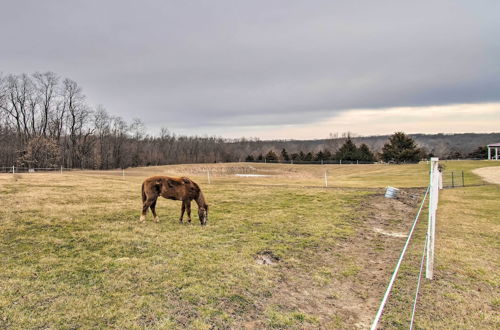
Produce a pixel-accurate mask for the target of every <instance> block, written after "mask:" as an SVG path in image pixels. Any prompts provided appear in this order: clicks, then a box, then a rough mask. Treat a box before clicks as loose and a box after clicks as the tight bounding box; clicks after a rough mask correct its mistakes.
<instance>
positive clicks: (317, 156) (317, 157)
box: [314, 150, 325, 161]
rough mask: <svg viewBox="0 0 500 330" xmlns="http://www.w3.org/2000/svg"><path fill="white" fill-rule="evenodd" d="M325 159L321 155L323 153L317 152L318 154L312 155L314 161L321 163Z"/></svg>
mask: <svg viewBox="0 0 500 330" xmlns="http://www.w3.org/2000/svg"><path fill="white" fill-rule="evenodd" d="M324 157H325V155H324V154H323V151H321V150H320V151H318V153H316V155H314V160H315V161H321V160H323V159H324Z"/></svg>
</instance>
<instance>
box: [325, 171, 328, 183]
mask: <svg viewBox="0 0 500 330" xmlns="http://www.w3.org/2000/svg"><path fill="white" fill-rule="evenodd" d="M325 187H328V176H327V175H326V171H325Z"/></svg>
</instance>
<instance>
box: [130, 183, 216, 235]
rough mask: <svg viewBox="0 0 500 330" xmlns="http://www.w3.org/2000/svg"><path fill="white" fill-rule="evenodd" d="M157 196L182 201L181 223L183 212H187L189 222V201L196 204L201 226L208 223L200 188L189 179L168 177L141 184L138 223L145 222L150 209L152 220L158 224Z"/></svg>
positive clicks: (206, 206)
mask: <svg viewBox="0 0 500 330" xmlns="http://www.w3.org/2000/svg"><path fill="white" fill-rule="evenodd" d="M159 196H162V197H165V198H167V199H173V200H178V201H182V209H181V217H180V218H179V222H181V223H182V219H183V217H184V211H187V215H188V222H191V201H192V200H195V201H196V204H198V217H199V218H200V222H201V225H202V226H203V225H206V224H207V221H208V205H207V203H206V202H205V197H204V196H203V193H202V192H201V189H200V187H199V186H198V184H196V182H194V181H192V180H191V179H189V178H186V177H182V178H171V177H168V176H152V177H150V178H147V179H146V180H144V182H143V183H142V214H141V217H140V219H139V221H141V222H143V221H145V220H146V213H147V211H148V208H151V212H152V213H153V216H154V220H155V221H156V222H159V221H160V219H159V218H158V216H157V215H156V200H157V199H158V197H159Z"/></svg>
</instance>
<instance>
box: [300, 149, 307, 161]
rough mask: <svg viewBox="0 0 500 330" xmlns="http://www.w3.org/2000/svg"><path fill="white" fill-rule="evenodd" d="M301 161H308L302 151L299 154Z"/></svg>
mask: <svg viewBox="0 0 500 330" xmlns="http://www.w3.org/2000/svg"><path fill="white" fill-rule="evenodd" d="M299 160H306V154H304V152H303V151H302V150H301V151H300V152H299Z"/></svg>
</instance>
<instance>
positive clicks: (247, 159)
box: [245, 155, 255, 162]
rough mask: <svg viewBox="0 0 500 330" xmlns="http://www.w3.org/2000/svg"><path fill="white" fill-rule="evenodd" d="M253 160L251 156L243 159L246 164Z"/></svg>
mask: <svg viewBox="0 0 500 330" xmlns="http://www.w3.org/2000/svg"><path fill="white" fill-rule="evenodd" d="M254 160H255V158H253V156H252V155H248V156H247V158H245V161H246V162H253V161H254Z"/></svg>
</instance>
